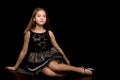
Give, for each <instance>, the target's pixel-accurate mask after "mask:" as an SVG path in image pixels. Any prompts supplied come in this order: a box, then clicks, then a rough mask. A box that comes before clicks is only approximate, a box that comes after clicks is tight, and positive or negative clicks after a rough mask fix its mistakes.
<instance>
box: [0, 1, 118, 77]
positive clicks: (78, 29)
mask: <svg viewBox="0 0 120 80" xmlns="http://www.w3.org/2000/svg"><path fill="white" fill-rule="evenodd" d="M1 4H2V6H1V13H0V14H1V15H0V17H1V31H0V37H1V38H0V40H1V41H0V42H1V45H0V47H1V53H0V68H1V69H4V67H5V66H7V65H14V64H15V62H16V60H17V57H18V55H19V52H20V50H21V48H22V44H23V31H24V29H25V27H26V25H27V23H28V21H29V19H30V17H31V14H32V12H33V10H34V9H35V8H36V7H43V8H45V9H47V11H48V15H49V18H50V23H51V26H52V29H53V32H54V34H55V37H56V40H57V42H58V44H59V45H60V47H61V48H62V49H63V50H64V52H65V54H66V56H68V59H69V60H70V61H71V64H72V65H75V66H80V65H86V66H89V67H93V68H95V69H96V71H97V73H98V74H99V73H101V74H105V75H106V74H108V73H112V72H111V71H114V69H113V66H116V63H117V61H115V60H116V59H117V58H116V57H115V56H116V55H117V53H116V52H115V51H116V50H115V48H116V49H118V48H117V47H116V46H115V44H116V40H117V38H116V34H117V33H118V32H117V31H115V26H114V23H113V21H114V20H113V17H114V16H113V14H114V13H113V10H114V9H113V7H112V4H109V2H100V1H96V2H93V1H75V0H71V1H66V2H65V1H64V0H55V1H51V0H28V1H27V0H26V1H22V0H16V1H11V0H10V1H4V2H1ZM116 30H117V29H116Z"/></svg>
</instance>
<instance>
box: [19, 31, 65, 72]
mask: <svg viewBox="0 0 120 80" xmlns="http://www.w3.org/2000/svg"><path fill="white" fill-rule="evenodd" d="M26 60H27V63H26V65H25V69H26V70H25V71H24V70H23V69H21V68H18V70H17V71H18V72H22V73H26V71H27V72H32V73H38V72H41V70H42V69H43V68H44V67H46V66H48V64H49V62H50V61H52V60H55V61H57V62H58V63H65V61H64V59H63V56H62V55H61V54H60V53H59V51H58V50H57V49H56V48H54V47H53V45H52V44H51V41H50V36H49V33H48V30H46V32H44V33H36V32H33V31H30V42H29V48H28V53H27V57H26Z"/></svg>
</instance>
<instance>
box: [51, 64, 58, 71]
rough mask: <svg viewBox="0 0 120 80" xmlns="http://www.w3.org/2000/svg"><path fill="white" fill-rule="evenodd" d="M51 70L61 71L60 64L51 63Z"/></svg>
mask: <svg viewBox="0 0 120 80" xmlns="http://www.w3.org/2000/svg"><path fill="white" fill-rule="evenodd" d="M49 68H50V69H51V70H53V71H58V70H59V66H58V63H57V62H50V64H49Z"/></svg>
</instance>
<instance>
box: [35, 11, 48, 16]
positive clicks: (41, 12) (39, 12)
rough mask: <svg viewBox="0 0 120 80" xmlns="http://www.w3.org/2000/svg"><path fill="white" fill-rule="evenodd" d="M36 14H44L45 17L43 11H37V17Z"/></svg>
mask: <svg viewBox="0 0 120 80" xmlns="http://www.w3.org/2000/svg"><path fill="white" fill-rule="evenodd" d="M38 14H44V15H45V14H46V13H45V11H44V10H39V11H38V12H37V13H36V15H38Z"/></svg>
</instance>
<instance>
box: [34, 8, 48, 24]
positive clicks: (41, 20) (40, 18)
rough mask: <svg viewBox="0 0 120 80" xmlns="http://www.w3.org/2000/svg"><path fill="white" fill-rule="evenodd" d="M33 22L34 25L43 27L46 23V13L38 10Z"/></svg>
mask: <svg viewBox="0 0 120 80" xmlns="http://www.w3.org/2000/svg"><path fill="white" fill-rule="evenodd" d="M34 21H36V23H37V24H38V25H41V26H42V25H44V24H45V22H46V13H45V11H44V10H40V11H38V12H37V13H36V15H35V17H34Z"/></svg>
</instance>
